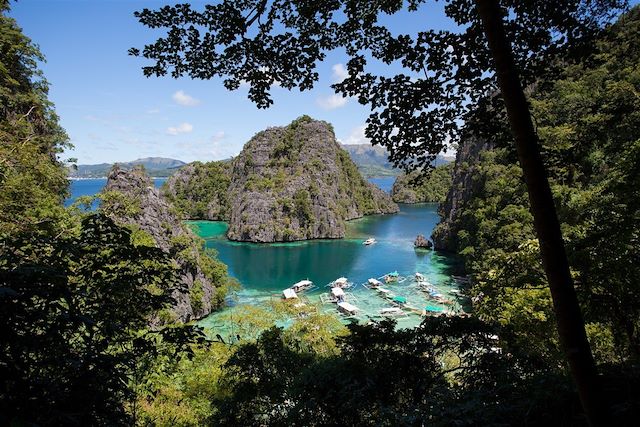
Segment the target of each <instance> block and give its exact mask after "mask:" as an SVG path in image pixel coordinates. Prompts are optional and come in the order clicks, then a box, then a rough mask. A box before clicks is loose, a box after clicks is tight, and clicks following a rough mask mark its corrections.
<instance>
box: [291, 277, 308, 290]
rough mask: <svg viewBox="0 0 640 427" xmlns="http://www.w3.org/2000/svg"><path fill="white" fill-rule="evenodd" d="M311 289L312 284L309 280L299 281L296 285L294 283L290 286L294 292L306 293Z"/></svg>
mask: <svg viewBox="0 0 640 427" xmlns="http://www.w3.org/2000/svg"><path fill="white" fill-rule="evenodd" d="M312 288H313V282H312V281H311V280H308V279H307V280H301V281H299V282H298V283H294V284H293V285H292V286H291V289H293V290H294V291H296V292H302V291H308V290H309V289H312Z"/></svg>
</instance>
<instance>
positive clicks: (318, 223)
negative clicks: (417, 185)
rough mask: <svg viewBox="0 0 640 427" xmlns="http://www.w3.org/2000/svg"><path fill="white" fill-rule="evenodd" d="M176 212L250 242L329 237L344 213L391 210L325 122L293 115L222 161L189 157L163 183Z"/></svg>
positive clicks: (336, 234)
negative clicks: (222, 224)
mask: <svg viewBox="0 0 640 427" xmlns="http://www.w3.org/2000/svg"><path fill="white" fill-rule="evenodd" d="M162 193H163V195H165V196H166V197H167V199H169V200H171V201H172V203H173V204H174V205H175V206H176V208H177V210H178V212H179V213H180V215H181V216H182V217H183V218H188V219H207V220H224V221H228V222H229V230H228V233H227V237H228V238H229V239H231V240H238V241H250V242H283V241H284V242H286V241H295V240H307V239H337V238H342V237H344V235H345V221H348V220H351V219H355V218H360V217H362V216H364V215H371V214H387V213H395V212H398V206H397V205H396V204H395V203H394V202H393V201H392V200H391V197H390V196H389V195H388V194H386V193H385V192H383V191H382V190H380V189H379V188H378V187H376V186H375V185H373V184H370V183H369V182H367V181H366V180H365V179H364V178H363V177H362V175H361V174H360V172H359V171H358V169H357V167H356V165H355V164H354V162H353V161H352V160H351V158H350V156H349V154H348V153H347V152H346V151H345V150H343V149H342V148H341V146H340V144H338V142H337V141H336V138H335V135H334V133H333V128H332V127H331V125H330V124H329V123H326V122H322V121H317V120H313V119H311V118H309V117H307V116H304V117H301V118H299V119H297V120H295V121H294V122H293V123H291V124H290V125H289V126H286V127H274V128H269V129H267V130H264V131H262V132H259V133H258V134H257V135H255V136H254V137H253V138H252V139H251V140H250V141H249V142H248V143H247V144H245V146H244V148H243V149H242V152H241V153H240V154H239V155H238V157H236V158H235V159H233V160H232V161H228V162H210V163H204V164H203V163H199V162H195V163H192V164H189V165H187V166H185V167H184V168H182V169H181V170H180V171H178V172H177V173H175V174H174V175H173V176H172V177H171V178H170V179H169V180H168V181H167V182H166V184H165V185H164V186H163V189H162Z"/></svg>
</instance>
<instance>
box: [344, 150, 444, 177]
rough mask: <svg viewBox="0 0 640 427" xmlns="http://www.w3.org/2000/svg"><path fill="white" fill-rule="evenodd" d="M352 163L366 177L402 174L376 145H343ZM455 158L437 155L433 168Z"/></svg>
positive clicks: (385, 152)
mask: <svg viewBox="0 0 640 427" xmlns="http://www.w3.org/2000/svg"><path fill="white" fill-rule="evenodd" d="M342 148H344V149H345V150H347V152H348V153H349V155H350V156H351V159H352V160H353V162H354V163H355V164H356V165H357V166H358V169H359V170H360V173H362V174H363V175H364V176H366V177H372V176H397V175H400V174H401V173H402V171H401V170H400V169H396V168H394V167H393V165H392V164H391V163H390V162H389V160H387V150H386V148H384V147H380V146H378V145H376V146H373V145H369V144H343V145H342ZM454 160H455V157H448V156H442V155H438V156H437V157H436V160H435V162H434V165H435V166H439V165H443V164H447V163H451V162H452V161H454Z"/></svg>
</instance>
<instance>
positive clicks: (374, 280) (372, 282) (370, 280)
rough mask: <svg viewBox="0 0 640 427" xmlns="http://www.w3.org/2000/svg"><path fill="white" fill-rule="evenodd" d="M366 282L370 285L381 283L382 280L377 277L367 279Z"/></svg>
mask: <svg viewBox="0 0 640 427" xmlns="http://www.w3.org/2000/svg"><path fill="white" fill-rule="evenodd" d="M368 282H369V284H371V285H382V282H381V281H379V280H378V279H369V280H368Z"/></svg>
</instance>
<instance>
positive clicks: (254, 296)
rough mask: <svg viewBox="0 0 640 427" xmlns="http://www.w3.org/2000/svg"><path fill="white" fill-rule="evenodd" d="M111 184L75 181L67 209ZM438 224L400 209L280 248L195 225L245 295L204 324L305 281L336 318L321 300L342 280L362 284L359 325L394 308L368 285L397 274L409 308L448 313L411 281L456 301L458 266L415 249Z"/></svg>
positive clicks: (330, 307)
mask: <svg viewBox="0 0 640 427" xmlns="http://www.w3.org/2000/svg"><path fill="white" fill-rule="evenodd" d="M165 180H166V178H154V183H155V185H156V186H160V185H162V183H163V182H164V181H165ZM393 180H394V178H393V177H384V178H371V179H370V181H371V182H373V183H374V184H376V185H378V186H379V187H380V188H382V189H383V190H385V191H390V189H391V185H392V184H393ZM105 184H106V179H104V178H97V179H83V180H72V181H71V185H70V192H71V197H70V198H69V199H68V200H67V201H66V202H65V204H66V205H70V204H71V203H73V201H75V199H76V198H77V197H79V196H84V195H89V196H90V195H94V194H96V193H98V192H100V190H102V188H103V187H104V186H105ZM438 221H439V218H438V214H437V205H436V204H417V205H400V212H399V213H398V214H394V215H373V216H369V217H366V218H362V219H358V220H354V221H350V222H349V223H348V224H347V237H346V238H345V239H340V240H314V241H306V242H295V243H274V244H254V243H239V242H230V241H228V240H227V239H226V238H225V233H226V230H227V224H226V223H224V222H214V221H195V222H190V225H191V226H192V227H193V229H194V230H195V231H196V232H197V233H198V234H199V235H200V236H201V237H203V238H204V239H205V241H206V245H207V246H208V247H210V248H213V249H215V250H216V251H217V252H218V254H219V258H220V260H221V261H222V262H224V263H225V264H227V266H228V267H229V272H230V274H231V275H232V276H233V277H235V278H236V279H238V281H239V282H240V283H241V285H242V288H241V290H240V291H238V292H237V294H236V295H234V296H233V298H230V299H229V303H230V306H229V307H228V308H226V309H224V310H222V311H220V312H217V313H214V314H212V315H210V316H208V317H207V318H205V319H203V320H201V321H200V324H201V325H202V326H204V327H207V328H211V329H213V331H214V332H215V331H218V330H221V329H224V327H223V326H224V325H222V324H221V323H220V318H221V317H224V316H226V315H227V314H229V312H232V310H233V309H234V307H235V306H238V305H241V304H249V305H263V304H264V305H266V304H267V303H268V302H269V301H271V300H272V299H273V298H277V299H279V298H280V297H281V295H282V290H283V289H285V288H287V287H289V286H291V285H292V284H293V283H295V282H298V281H300V280H302V279H307V278H308V279H310V280H312V281H313V282H314V283H315V284H316V286H317V288H316V289H315V290H313V291H311V292H307V293H306V294H305V295H304V297H305V298H308V300H309V302H310V303H311V304H315V305H317V307H318V309H319V310H321V311H323V312H327V313H334V314H336V315H337V310H336V306H335V305H334V304H322V303H321V296H322V295H323V294H327V292H328V290H329V288H328V287H327V286H326V285H327V284H328V283H329V282H331V281H333V280H335V279H337V278H338V277H341V276H344V277H347V278H348V279H349V280H350V281H351V282H353V283H355V284H356V286H354V287H353V288H351V289H349V290H348V292H349V293H351V294H352V296H353V298H354V300H353V301H350V302H352V303H353V304H354V305H356V306H357V307H358V308H360V309H361V313H360V315H359V316H357V319H358V320H361V321H366V320H367V319H370V318H374V319H377V318H379V312H380V310H381V309H382V308H385V307H390V303H389V301H388V300H385V299H384V298H382V297H380V296H379V295H378V293H377V292H375V291H373V290H371V289H368V288H366V287H364V286H362V284H363V283H364V282H366V280H367V279H369V278H370V277H373V278H379V277H381V276H382V275H384V274H386V273H389V272H392V271H396V270H397V271H398V273H399V274H400V275H402V276H407V277H408V278H407V280H405V281H404V282H403V283H396V284H389V285H385V287H386V288H387V289H389V290H390V291H391V292H392V293H393V294H394V295H397V296H404V297H406V298H407V303H408V304H409V305H410V306H412V307H415V308H417V309H419V310H422V309H424V308H425V307H427V306H429V308H430V309H431V310H433V311H436V310H443V309H445V307H444V306H441V305H438V304H435V303H434V302H433V301H429V300H428V299H427V298H426V296H425V294H424V293H423V292H422V291H420V290H419V289H418V287H417V285H416V284H415V282H414V281H413V277H414V274H415V273H416V272H420V273H422V274H424V275H425V276H426V277H427V279H428V280H429V282H431V283H432V284H434V285H435V287H436V288H437V289H438V290H439V291H441V292H442V293H443V294H445V295H447V294H448V296H449V298H450V299H455V295H454V293H452V292H451V291H455V290H456V289H457V286H456V284H455V283H454V282H453V280H452V279H451V274H452V272H453V269H454V268H455V260H454V259H453V258H451V257H449V256H447V255H445V254H442V253H438V252H433V251H416V250H414V248H413V241H414V239H415V237H416V235H417V234H419V233H420V234H424V235H425V236H430V235H431V232H432V230H433V228H434V227H435V225H436V224H437V223H438ZM369 237H375V238H376V240H377V242H378V243H376V244H374V245H371V246H364V245H363V244H362V242H363V241H364V240H366V239H367V238H369ZM420 319H421V318H420V316H419V315H414V314H409V315H408V316H407V317H405V318H399V319H398V325H399V326H400V327H411V326H415V325H417V324H418V323H419V322H420ZM345 321H347V320H345Z"/></svg>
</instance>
